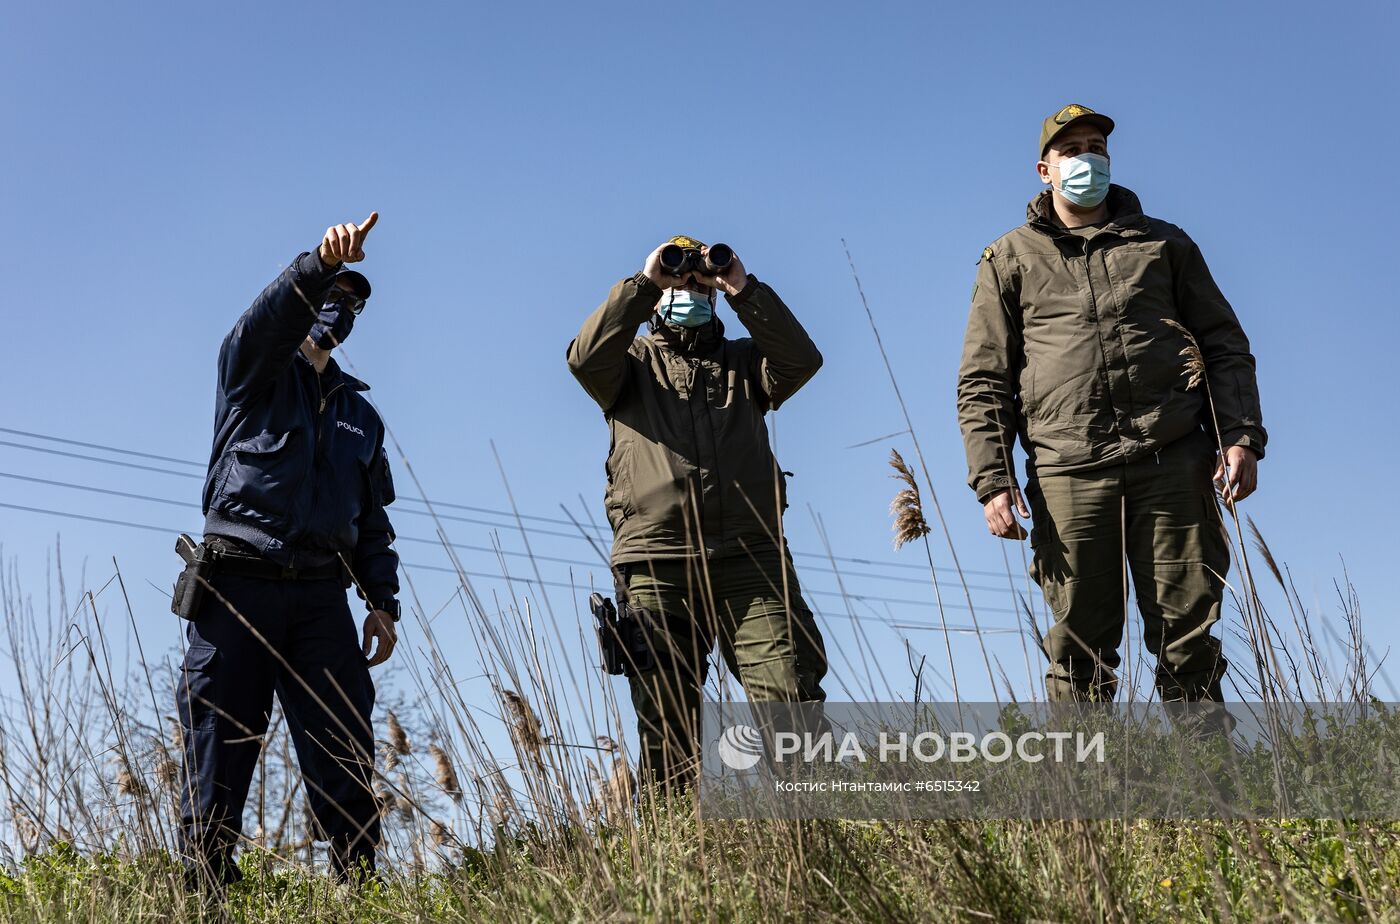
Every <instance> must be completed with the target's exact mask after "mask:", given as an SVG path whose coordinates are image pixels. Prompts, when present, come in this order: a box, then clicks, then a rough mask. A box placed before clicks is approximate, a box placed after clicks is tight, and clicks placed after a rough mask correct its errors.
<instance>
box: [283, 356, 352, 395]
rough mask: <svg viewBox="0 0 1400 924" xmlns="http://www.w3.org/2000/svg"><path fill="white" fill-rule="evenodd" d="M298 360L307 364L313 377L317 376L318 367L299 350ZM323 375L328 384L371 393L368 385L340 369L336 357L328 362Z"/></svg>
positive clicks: (307, 368)
mask: <svg viewBox="0 0 1400 924" xmlns="http://www.w3.org/2000/svg"><path fill="white" fill-rule="evenodd" d="M297 359H299V360H301V362H303V363H305V365H306V370H307V371H308V372H310V373H311V374H312V375H315V374H316V367H315V366H313V365H312V364H311V360H309V359H307V358H306V354H305V353H303V352H302V351H301V350H300V349H298V350H297ZM322 375H324V376H325V377H326V382H327V383H328V384H331V385H344V386H345V387H347V388H353V389H354V390H355V391H369V386H368V385H366V384H365V383H364V382H361V381H360V380H359V379H357V378H355V377H354V376H353V375H351V374H350V373H348V372H346V371H345V370H344V369H342V368H340V364H339V363H337V362H336V361H335V357H334V356H332V357H331V358H330V359H328V360H326V371H325V372H323V373H322Z"/></svg>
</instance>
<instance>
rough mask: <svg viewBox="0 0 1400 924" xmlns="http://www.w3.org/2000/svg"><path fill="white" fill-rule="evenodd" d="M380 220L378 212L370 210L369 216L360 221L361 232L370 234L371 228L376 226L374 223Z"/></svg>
mask: <svg viewBox="0 0 1400 924" xmlns="http://www.w3.org/2000/svg"><path fill="white" fill-rule="evenodd" d="M378 220H379V213H378V212H370V213H369V217H368V218H366V219H365V220H364V221H363V222H361V223H360V233H361V234H368V233H369V229H370V228H373V227H374V223H375V222H376V221H378Z"/></svg>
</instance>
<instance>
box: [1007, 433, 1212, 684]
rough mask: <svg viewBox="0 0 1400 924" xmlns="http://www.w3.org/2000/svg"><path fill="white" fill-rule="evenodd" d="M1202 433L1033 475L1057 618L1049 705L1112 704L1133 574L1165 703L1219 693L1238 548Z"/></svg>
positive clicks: (1050, 652)
mask: <svg viewBox="0 0 1400 924" xmlns="http://www.w3.org/2000/svg"><path fill="white" fill-rule="evenodd" d="M1214 466H1215V452H1214V450H1213V448H1212V446H1211V444H1210V442H1209V440H1208V439H1207V438H1206V436H1205V434H1204V433H1202V434H1200V435H1199V436H1197V435H1195V434H1193V435H1191V436H1189V437H1185V438H1183V439H1181V440H1178V441H1177V442H1175V443H1172V444H1171V445H1169V446H1167V447H1166V448H1164V449H1163V450H1162V451H1161V452H1159V453H1157V454H1156V455H1153V456H1148V457H1146V458H1144V459H1140V460H1137V461H1134V462H1129V463H1126V464H1120V465H1114V466H1111V467H1107V468H1101V469H1094V470H1092V471H1087V472H1074V473H1068V474H1054V475H1041V476H1039V477H1037V476H1036V475H1035V474H1034V473H1032V475H1031V477H1030V478H1029V479H1028V481H1027V484H1026V497H1027V500H1029V502H1030V506H1031V515H1032V518H1033V520H1032V522H1033V526H1032V530H1031V546H1032V548H1033V551H1034V562H1033V564H1032V565H1031V576H1032V577H1033V578H1035V580H1036V582H1037V583H1039V584H1040V587H1041V590H1042V591H1043V592H1044V594H1045V602H1046V604H1047V605H1048V606H1049V608H1050V610H1051V612H1052V614H1053V616H1054V624H1053V625H1052V626H1050V628H1049V629H1048V631H1046V633H1045V636H1044V639H1043V648H1044V650H1045V654H1046V656H1047V657H1048V658H1049V661H1050V666H1049V669H1048V670H1047V672H1046V675H1045V687H1046V693H1047V694H1048V696H1049V697H1050V699H1052V700H1080V699H1095V700H1109V699H1112V698H1113V696H1114V694H1115V693H1116V691H1117V683H1118V679H1117V669H1118V666H1119V654H1118V649H1119V646H1120V645H1121V643H1122V641H1123V629H1124V624H1125V622H1126V609H1127V593H1128V576H1129V575H1130V574H1131V576H1132V584H1133V588H1134V590H1135V591H1136V596H1137V603H1138V609H1139V610H1140V611H1141V612H1142V619H1143V641H1144V642H1145V643H1146V645H1147V650H1148V651H1149V652H1151V653H1152V654H1153V655H1154V656H1155V657H1156V659H1157V670H1156V683H1157V689H1158V691H1159V693H1160V695H1161V698H1162V699H1163V700H1164V701H1175V700H1199V699H1211V700H1216V701H1218V700H1220V698H1221V690H1220V678H1221V677H1222V676H1223V675H1224V673H1225V669H1226V666H1227V665H1226V661H1225V658H1224V657H1223V656H1222V655H1221V648H1220V641H1219V640H1218V639H1216V638H1215V637H1213V636H1212V635H1211V627H1212V626H1213V625H1215V623H1216V622H1217V621H1219V619H1220V607H1221V599H1222V596H1223V590H1224V577H1225V573H1226V571H1227V570H1228V568H1229V566H1230V550H1229V544H1228V542H1227V539H1226V535H1225V529H1224V524H1223V522H1222V519H1221V515H1220V510H1219V508H1218V507H1217V505H1216V500H1215V494H1214V491H1213V488H1212V483H1211V476H1212V472H1213V470H1214Z"/></svg>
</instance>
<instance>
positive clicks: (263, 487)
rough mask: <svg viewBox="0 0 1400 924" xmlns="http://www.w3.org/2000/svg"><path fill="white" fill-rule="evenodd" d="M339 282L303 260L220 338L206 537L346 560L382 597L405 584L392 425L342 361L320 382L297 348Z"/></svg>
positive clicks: (366, 590) (294, 558) (277, 557)
mask: <svg viewBox="0 0 1400 924" xmlns="http://www.w3.org/2000/svg"><path fill="white" fill-rule="evenodd" d="M334 278H335V270H333V269H328V268H326V267H325V266H324V265H323V264H322V263H321V259H320V257H318V256H317V255H316V254H314V253H303V254H302V255H301V256H299V257H297V259H296V260H294V261H293V262H292V265H291V266H289V267H287V269H286V270H284V271H283V272H282V274H281V275H280V276H278V277H277V278H276V279H275V280H273V282H272V284H271V285H269V286H268V287H267V288H266V289H264V290H263V292H262V294H261V295H259V296H258V298H257V300H256V301H254V302H253V305H252V307H250V308H249V309H248V310H247V311H245V312H244V313H243V316H242V317H241V318H239V319H238V323H237V324H235V325H234V327H233V330H232V331H230V332H229V334H228V336H227V337H225V338H224V343H223V346H222V347H220V349H219V387H218V394H217V396H216V398H215V405H214V448H213V452H212V453H211V454H210V457H209V473H208V475H207V476H206V477H205V481H204V516H205V521H204V532H205V535H220V536H230V537H232V538H235V539H240V540H242V541H244V542H247V543H249V544H251V545H252V546H253V547H254V548H256V549H258V550H259V551H260V552H262V554H263V555H265V556H267V557H268V558H270V559H272V560H273V561H276V562H278V563H280V564H282V565H284V566H287V567H296V566H298V565H300V566H309V565H315V564H319V563H323V562H325V561H327V560H328V559H330V558H332V557H334V553H342V554H344V556H345V559H346V561H347V562H348V563H349V565H350V568H351V572H352V574H353V576H354V581H355V585H356V586H357V588H358V589H359V590H360V591H361V593H362V594H363V595H364V596H365V597H366V598H367V599H368V600H370V601H372V602H380V601H383V600H386V599H388V598H390V597H393V596H395V595H396V594H397V593H398V589H399V579H398V564H399V557H398V553H396V552H395V551H394V550H393V548H391V547H390V543H392V542H393V541H394V529H393V527H392V526H391V525H390V524H389V516H388V514H387V513H385V511H384V507H385V505H387V504H390V503H392V502H393V500H394V483H393V480H392V478H391V477H390V474H389V457H388V455H387V453H385V451H384V424H383V422H382V421H381V420H380V419H379V414H378V413H377V412H376V411H375V410H374V408H373V407H371V406H370V403H369V402H368V401H366V400H365V399H364V397H362V396H361V395H360V392H362V391H366V390H367V389H368V388H369V386H368V385H365V384H364V383H363V382H360V381H358V380H357V379H355V378H353V377H351V376H349V375H346V374H345V373H344V372H342V371H341V369H340V367H339V366H337V365H336V363H335V361H334V360H331V361H330V363H329V364H328V365H327V366H326V371H325V373H324V374H321V375H317V373H316V368H315V367H314V366H313V365H312V364H311V362H310V360H308V359H307V358H306V357H305V356H304V355H302V352H301V344H302V341H304V340H305V339H306V335H307V334H308V333H309V332H310V331H311V325H312V324H313V323H315V321H316V312H317V310H318V309H319V308H320V306H321V303H322V301H323V300H324V299H325V295H326V292H327V291H328V290H329V289H330V286H331V282H332V280H333V279H334Z"/></svg>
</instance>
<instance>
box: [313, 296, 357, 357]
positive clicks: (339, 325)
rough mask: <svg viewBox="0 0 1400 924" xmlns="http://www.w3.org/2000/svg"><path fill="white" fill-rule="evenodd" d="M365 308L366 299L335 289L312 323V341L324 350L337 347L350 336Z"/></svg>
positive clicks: (327, 297)
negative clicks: (357, 318) (356, 319)
mask: <svg viewBox="0 0 1400 924" xmlns="http://www.w3.org/2000/svg"><path fill="white" fill-rule="evenodd" d="M364 310H365V300H364V299H362V298H360V297H359V296H358V295H355V294H353V293H351V292H346V291H344V290H343V289H333V290H331V292H330V294H329V295H327V296H326V301H325V304H323V305H322V306H321V311H320V313H318V314H317V315H316V323H315V324H313V325H311V342H312V343H314V344H316V346H318V347H320V348H321V349H323V350H331V349H335V347H337V346H339V345H340V344H342V343H344V342H345V340H346V338H347V337H349V336H350V329H351V328H353V327H354V326H355V318H356V317H358V316H359V314H360V312H361V311H364Z"/></svg>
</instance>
